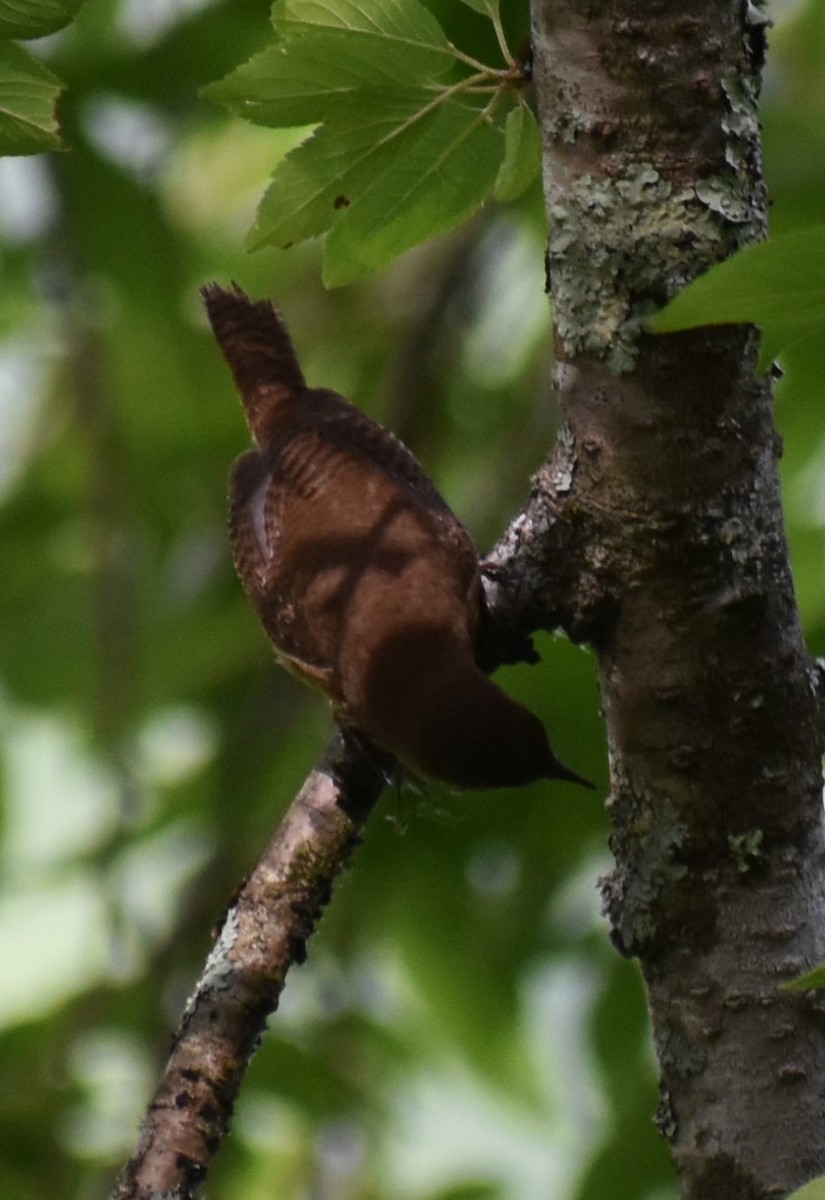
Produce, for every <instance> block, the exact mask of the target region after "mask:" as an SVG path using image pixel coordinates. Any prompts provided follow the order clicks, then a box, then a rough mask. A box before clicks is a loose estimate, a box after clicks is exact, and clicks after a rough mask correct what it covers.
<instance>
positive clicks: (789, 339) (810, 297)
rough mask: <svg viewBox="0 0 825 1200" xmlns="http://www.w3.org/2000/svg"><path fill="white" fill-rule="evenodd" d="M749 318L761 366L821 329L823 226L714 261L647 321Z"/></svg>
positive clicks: (672, 325) (667, 329)
mask: <svg viewBox="0 0 825 1200" xmlns="http://www.w3.org/2000/svg"><path fill="white" fill-rule="evenodd" d="M740 322H744V323H752V324H754V325H759V326H760V327H761V329H762V350H761V353H760V358H759V365H760V368H762V369H766V368H767V367H768V366H769V365H770V363H771V362H772V361H773V360H774V359H775V358H776V356H777V355H778V354H780V353H781V352H782V350H784V349H785V348H786V347H788V346H791V345H795V344H796V343H798V342H802V341H805V340H807V339H809V338H812V337H814V336H816V337H818V338H821V337H822V336H823V334H825V226H815V227H813V228H810V229H804V230H800V231H797V232H795V233H789V234H784V235H782V236H779V237H773V238H769V239H768V241H766V242H762V243H761V244H760V245H758V246H748V247H746V248H745V249H744V250H741V251H739V253H738V254H735V255H734V256H733V257H732V258H729V259H728V260H727V261H726V262H723V263H719V264H718V266H715V267H712V268H711V270H710V271H708V272H707V274H705V275H702V276H700V277H699V278H698V279H695V280H694V281H693V283H691V284H689V285H688V286H687V287H686V288H685V289H684V291H682V292H680V293H679V294H678V296H675V297H674V298H673V300H671V301H670V303H669V304H668V305H666V306H665V308H663V309H662V310H661V311H660V312H658V313H656V314H655V315H654V316H653V317H651V318H650V320H649V321H648V325H649V327H650V328H651V329H652V330H653V331H654V333H671V332H673V331H675V330H678V329H691V328H694V327H696V326H699V325H719V324H726V323H740Z"/></svg>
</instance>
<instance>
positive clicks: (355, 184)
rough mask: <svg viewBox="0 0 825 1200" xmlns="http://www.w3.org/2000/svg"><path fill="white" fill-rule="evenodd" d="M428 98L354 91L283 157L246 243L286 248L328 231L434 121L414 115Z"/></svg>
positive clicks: (406, 93)
mask: <svg viewBox="0 0 825 1200" xmlns="http://www.w3.org/2000/svg"><path fill="white" fill-rule="evenodd" d="M430 100H431V96H430V93H428V92H425V91H423V90H418V91H414V90H413V91H396V92H395V93H393V94H391V95H387V94H385V93H382V92H375V91H369V90H368V89H362V90H361V91H359V92H358V93H357V95H354V96H352V97H350V98H349V99H348V100H347V101H346V102H344V103H342V104H341V105H340V106H339V109H338V111H337V112H336V114H335V116H334V117H333V118H331V119H330V120H329V121H328V122H327V123H326V124H325V125H324V126H322V127H321V128H320V129H317V130H316V131H315V133H314V134H313V135H312V136H311V137H310V138H308V139H307V141H305V142H302V143H301V145H300V146H298V147H297V148H296V149H295V150H293V151H292V152H291V153H290V154H288V155H287V156H286V158H285V159H284V160H283V162H282V163H281V164H280V166H279V167H278V169H277V170H276V171H275V174H274V175H273V177H272V183H271V184H270V186H269V189H268V190H267V192H266V194H265V196H264V198H263V200H262V201H261V205H260V208H259V209H258V213H257V216H256V218H255V224H254V225H253V227H252V229H251V230H250V233H249V237H248V239H247V244H248V246H249V248H250V249H258V248H259V247H261V246H264V245H272V246H281V247H284V246H288V245H292V244H293V243H295V242H301V241H305V240H306V239H307V238H311V237H317V236H318V234H321V233H324V232H325V231H326V230H327V229H329V227H330V225H331V224H332V222H333V221H334V219H335V217H336V216H337V215H338V214H339V212H340V210H341V208H342V207H345V206H347V205H349V204H352V202H353V201H354V200H356V199H357V198H358V197H359V196H360V195H361V193H362V191H363V190H364V188H365V187H366V186H367V184H368V183H369V182H370V181H376V180H378V179H380V178H381V176H382V174H383V173H384V172H385V171H386V170H388V169H389V168H390V167H391V166H392V164H393V163H394V162H395V161H396V159H397V158H398V157H399V156H400V155H402V154H405V153H407V152H408V150H409V149H410V148H411V146H412V145H413V144H414V143H415V142H416V141H417V140H418V139H419V138H421V137H423V136H424V134H425V133H426V130H427V129H428V128H429V127H430V125H432V123H433V122H434V121H435V119H436V113H435V112H434V111H430V112H427V113H425V114H424V115H423V116H422V115H421V113H422V110H423V109H424V107H425V106H426V105H427V104H429V101H430Z"/></svg>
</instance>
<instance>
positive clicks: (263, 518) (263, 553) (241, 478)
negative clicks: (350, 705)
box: [229, 450, 335, 694]
mask: <svg viewBox="0 0 825 1200" xmlns="http://www.w3.org/2000/svg"><path fill="white" fill-rule="evenodd" d="M288 492H289V483H288V482H287V481H285V480H284V478H282V477H281V475H280V474H279V472H278V471H273V470H272V469H271V467H270V465H269V464H268V463H267V460H266V459H265V458H264V457H263V455H261V454H259V453H258V452H257V451H256V450H247V451H246V452H245V453H244V454H242V455H241V456H240V457H239V458H238V459H237V460H236V461H235V463H234V464H233V466H232V470H231V472H230V477H229V539H230V543H231V546H232V556H233V558H234V561H235V569H236V570H237V572H238V575H239V576H240V579H241V582H242V583H243V585H244V589H245V591H246V592H247V594H248V595H249V597H250V599H251V600H252V602H253V604H254V605H255V608H256V609H257V612H258V615H259V617H260V619H261V622H262V624H263V626H264V628H265V629H266V631H267V633H268V634H269V636H270V638H271V640H272V642H273V645H274V647H275V650H276V652H277V655H278V658H279V659H280V661H281V663H282V664H283V665H284V666H285V667H286V668H287V669H288V670H290V671H292V672H293V673H294V674H296V675H298V676H300V677H301V678H302V679H304V680H305V681H306V682H307V683H309V684H311V685H312V686H313V687H316V688H319V689H320V690H321V691H323V692H326V693H328V694H329V692H330V691H331V689H332V687H333V681H334V675H335V672H334V666H333V663H331V662H330V661H329V657H328V655H327V654H326V653H325V651H324V649H323V648H322V647H320V646H314V644H313V631H312V629H311V627H308V623H307V621H306V620H305V619H304V614H302V613H301V612H300V611H297V610H296V606H295V605H294V604H292V603H291V602H290V600H289V599H288V598H285V597H284V596H283V595H282V592H283V582H284V581H283V574H284V572H283V563H282V561H281V557H280V555H279V543H280V533H279V530H280V526H281V521H282V513H283V509H284V503H285V500H286V498H287V495H288Z"/></svg>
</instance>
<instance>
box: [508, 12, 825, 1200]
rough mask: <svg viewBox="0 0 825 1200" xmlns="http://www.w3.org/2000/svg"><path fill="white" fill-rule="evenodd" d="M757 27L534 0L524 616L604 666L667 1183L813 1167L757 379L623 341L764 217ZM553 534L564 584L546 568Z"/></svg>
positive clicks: (797, 649)
mask: <svg viewBox="0 0 825 1200" xmlns="http://www.w3.org/2000/svg"><path fill="white" fill-rule="evenodd" d="M763 39H764V24H763V17H762V13H761V10H757V9H754V8H753V7H752V6H750V5H745V4H742V3H740V2H739V0H724V2H723V3H719V2H718V0H713V2H711V0H702V2H700V3H698V4H695V5H693V6H691V7H690V8H689V9H685V8H683V7H682V6H680V5H675V4H667V3H657V4H651V3H650V0H644V3H642V2H640V0H618V2H617V3H613V4H610V5H604V4H596V3H594V2H593V0H535V2H534V54H535V78H536V86H537V98H538V106H539V116H540V120H541V125H542V129H543V137H544V147H545V177H544V182H545V195H546V202H547V212H548V220H549V225H550V235H549V237H550V240H549V254H548V280H549V286H550V290H551V293H552V298H553V304H554V314H555V329H556V347H557V365H556V368H555V373H556V380H555V382H556V386H557V389H558V393H559V399H560V402H561V405H562V408H563V411H564V414H565V418H566V420H567V423H568V429H567V434H566V436H565V437H564V438H563V439H562V440H561V441H560V443H559V446H558V447H557V450H556V453H555V455H554V457H553V458H552V459H551V461H550V463H549V464H548V465H547V467H546V468H545V469H544V470H543V471H542V472H541V473H540V475H539V477H538V480H537V486H536V491H535V494H534V497H533V501H532V507H533V508H534V509H535V511H536V513H540V514H542V523H541V524H539V523H537V522H536V521H535V520H532V519H531V517H530V510H528V512H527V514H526V515H525V520H524V522H523V529H524V530H527V531H529V530H533V531H534V532H533V534H532V536H531V535H530V534H529V533H524V534H523V535H522V540H523V541H526V542H527V543H529V545H528V547H527V553H526V557H527V559H528V560H532V561H533V563H534V565H535V570H536V580H535V581H534V585H533V586H531V587H529V588H523V589H522V590H523V594H524V598H525V599H524V604H525V610H529V613H530V621H531V623H536V624H555V623H557V622H559V621H560V622H561V623H562V624H564V625H565V626H566V628H567V629H568V630H569V631H570V632H571V633H572V634H573V635H574V636H576V637H578V638H581V639H587V640H589V641H591V642H592V644H593V645H594V646H595V648H596V651H597V654H598V660H599V673H600V682H601V689H602V697H603V704H604V712H605V717H606V721H607V727H608V736H609V746H610V759H611V763H610V765H611V779H612V789H611V795H610V800H609V808H610V815H611V818H612V822H613V835H612V849H613V852H614V855H615V860H616V861H615V868H614V870H613V871H612V873H611V875H610V876H609V878H607V879H606V880H604V881H603V894H604V903H605V909H606V912H607V914H608V916H609V919H610V922H611V926H612V931H613V937H614V940H615V942H616V944H617V946H618V947H619V949H620V950H621V951H622V952H623V953H625V954H628V955H634V956H636V957H638V959H639V962H640V964H641V968H642V971H643V974H644V978H645V982H646V985H647V992H648V998H649V1005H650V1011H651V1017H652V1022H653V1031H654V1039H655V1047H656V1053H657V1057H658V1063H659V1069H660V1075H661V1090H662V1105H661V1109H660V1113H659V1118H658V1119H659V1124H660V1128H661V1129H662V1132H663V1133H664V1135H665V1136H666V1137H667V1138H668V1140H669V1142H670V1146H671V1149H672V1152H673V1156H674V1160H675V1163H676V1167H677V1169H678V1172H679V1176H680V1183H681V1189H682V1196H683V1197H684V1200H761V1198H763V1197H764V1198H767V1197H778V1196H785V1195H787V1194H788V1193H789V1192H790V1191H792V1190H793V1189H794V1188H796V1187H798V1186H800V1185H801V1184H803V1183H804V1182H805V1181H807V1180H808V1179H810V1178H811V1177H813V1176H815V1175H817V1174H819V1173H821V1172H823V1171H825V1120H823V1117H825V1041H823V1037H822V1034H823V1003H822V1001H821V1000H820V998H819V997H818V996H817V995H816V994H813V993H788V992H782V991H780V990H779V984H780V983H782V982H783V981H787V980H789V979H792V978H793V977H794V976H796V975H798V974H800V973H801V972H802V971H803V970H804V969H805V968H806V967H809V966H810V965H812V964H813V963H815V962H817V961H819V960H821V959H822V958H823V957H825V929H823V921H822V914H823V884H824V883H825V877H824V876H823V871H824V870H825V856H824V855H823V829H822V779H821V773H820V755H821V751H822V745H823V720H822V700H821V695H820V690H819V684H818V675H817V672H816V671H815V669H814V667H813V664H812V662H811V660H810V658H809V656H808V653H807V651H806V648H805V645H804V641H803V638H802V634H801V631H800V625H799V618H798V614H797V610H796V604H795V598H794V592H793V584H792V580H791V575H790V569H789V565H788V552H787V546H786V543H785V536H784V529H783V521H782V509H781V498H780V488H779V474H778V459H779V454H780V445H779V441H778V438H777V435H776V433H775V431H774V427H773V422H772V410H771V388H770V381H769V380H767V379H757V378H756V377H755V375H754V369H755V345H756V334H755V333H754V331H752V330H748V329H744V328H742V327H727V328H717V329H712V330H711V329H708V330H700V331H697V332H694V333H689V334H680V335H673V336H669V337H660V338H654V337H652V336H650V335H647V334H645V333H644V332H643V320H644V317H645V314H646V313H648V312H650V311H651V310H652V309H653V308H655V307H656V306H658V305H659V304H660V303H661V302H663V301H664V300H665V299H666V298H667V297H668V296H670V295H672V294H673V293H674V292H675V291H676V290H677V289H678V288H679V287H680V286H681V285H683V284H684V282H685V281H686V280H687V279H688V278H690V277H692V276H693V275H695V274H698V273H699V272H700V271H702V270H704V269H706V268H707V267H708V266H709V265H711V264H712V263H713V262H715V261H717V260H719V259H721V258H724V257H726V256H727V255H728V254H730V253H731V252H732V251H734V250H735V249H736V248H737V247H738V246H740V245H743V244H745V243H747V242H750V241H752V240H755V239H758V238H759V237H761V236H762V235H763V233H764V229H765V224H766V222H765V214H766V197H765V191H764V186H763V182H762V177H761V163H760V143H759V126H758V118H757V112H756V98H757V94H758V75H759V70H760V67H761V58H762V51H763V48H764V44H763ZM542 529H544V530H545V532H544V533H542V532H541V530H542ZM536 530H538V531H539V532H538V533H536V532H535V531H536ZM560 530H566V531H567V533H566V535H565V536H563V535H562V534H561V533H560ZM511 536H512V535H511ZM559 548H561V549H563V555H564V557H563V559H562V560H561V561H563V563H564V576H565V584H564V585H562V584H560V580H559V577H558V576H556V577H555V578H554V577H552V576H551V577H550V578H547V574H546V573H547V571H548V570H549V571H552V563H553V555H554V553H558V550H559ZM523 553H524V548H523ZM556 561H558V560H556ZM542 571H544V572H545V582H544V590H543V591H542V585H541V582H540V578H541V572H542Z"/></svg>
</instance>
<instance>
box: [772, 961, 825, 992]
mask: <svg viewBox="0 0 825 1200" xmlns="http://www.w3.org/2000/svg"><path fill="white" fill-rule="evenodd" d="M809 988H825V963H820V964H819V966H818V967H814V968H813V970H811V971H806V972H805V974H804V975H800V976H799V977H798V978H797V979H791V980H789V981H788V982H787V983H783V984H782V985H781V990H782V991H783V992H805V991H807V990H808V989H809Z"/></svg>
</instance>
